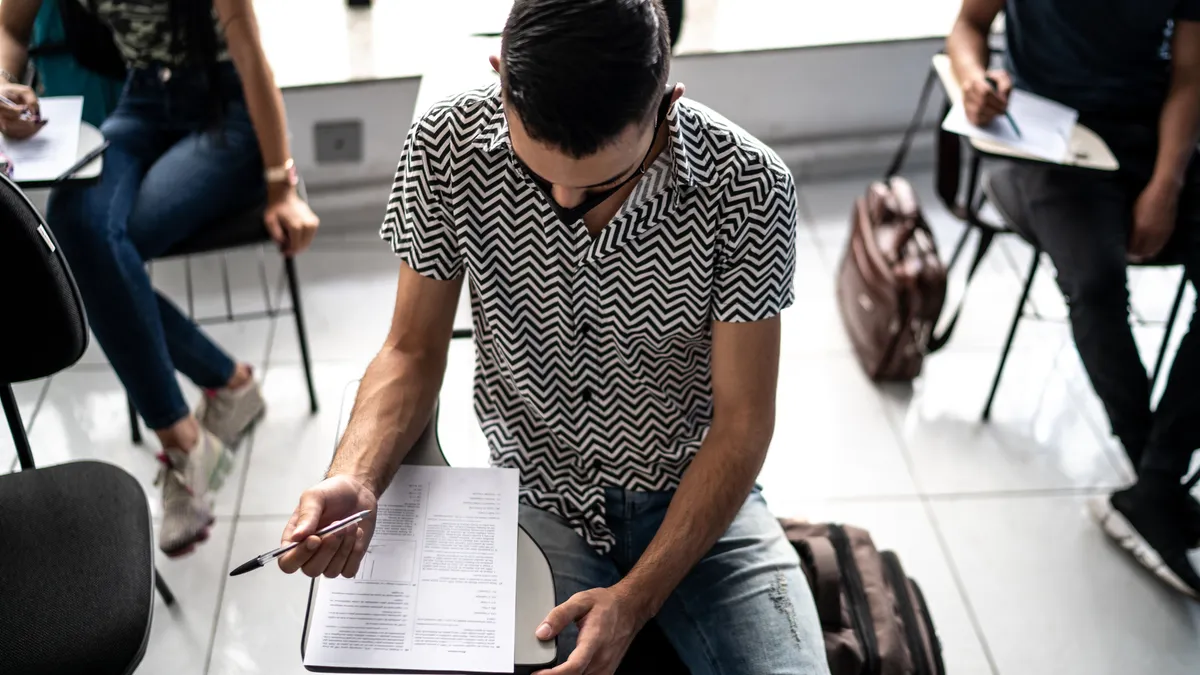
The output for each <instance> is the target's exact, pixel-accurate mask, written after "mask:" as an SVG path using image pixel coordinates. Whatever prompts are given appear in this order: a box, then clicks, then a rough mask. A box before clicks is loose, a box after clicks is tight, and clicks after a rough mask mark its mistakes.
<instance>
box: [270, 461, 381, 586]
mask: <svg viewBox="0 0 1200 675" xmlns="http://www.w3.org/2000/svg"><path fill="white" fill-rule="evenodd" d="M376 506H377V504H376V500H375V493H373V492H371V490H370V489H369V488H367V487H366V486H365V485H364V484H363V483H362V482H361V481H358V480H356V479H354V478H351V477H349V476H330V477H329V478H326V479H325V480H323V481H321V482H320V483H317V484H316V485H314V486H312V487H310V488H309V489H307V490H305V491H304V494H302V495H300V504H299V505H298V506H297V507H296V510H295V511H294V512H293V513H292V519H291V520H290V521H288V524H287V527H285V528H284V529H283V539H282V540H281V542H280V543H281V544H282V545H286V544H290V543H292V542H295V541H303V543H302V544H300V545H299V546H297V547H296V548H294V549H292V550H291V551H288V552H287V553H285V554H284V555H282V556H280V558H279V569H281V570H283V571H284V572H287V573H288V574H291V573H293V572H295V571H297V570H303V571H304V573H305V574H306V575H308V576H310V577H316V576H319V575H322V574H323V575H325V576H326V577H329V578H330V579H332V578H334V577H336V576H338V575H339V574H340V575H342V576H345V577H353V576H354V575H355V574H357V573H358V565H359V563H361V562H362V559H363V554H364V553H365V552H366V550H367V545H368V544H370V543H371V535H372V534H374V532H375V517H376V511H375V509H376ZM359 511H370V512H371V515H369V516H367V517H366V519H364V520H363V521H362V522H361V523H359V524H358V527H351V528H346V529H344V530H342V531H340V532H336V533H334V534H330V535H326V536H325V537H324V538H320V537H316V536H314V535H313V533H314V532H316V531H317V530H319V529H321V528H322V527H325V526H326V525H328V524H330V523H332V522H334V521H335V520H341V519H342V518H346V517H347V516H351V515H354V514H355V513H358V512H359Z"/></svg>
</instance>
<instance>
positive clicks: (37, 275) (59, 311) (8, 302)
mask: <svg viewBox="0 0 1200 675" xmlns="http://www.w3.org/2000/svg"><path fill="white" fill-rule="evenodd" d="M87 341H88V331H87V320H86V318H85V315H84V311H83V301H82V300H81V299H80V297H79V288H78V287H76V285H75V279H74V278H73V277H72V276H71V270H70V269H69V268H68V267H67V262H66V260H65V259H64V258H63V255H62V250H61V249H60V248H59V246H58V242H57V241H56V240H55V239H54V234H53V233H52V232H51V231H50V228H49V227H48V226H47V225H46V221H45V220H43V219H42V216H41V214H39V213H38V212H37V209H35V208H34V207H33V204H31V203H30V202H29V199H28V198H27V197H26V196H25V193H23V192H21V189H20V188H18V187H17V186H16V185H15V184H14V183H13V182H12V181H11V180H9V179H8V177H6V176H3V175H0V384H7V383H12V382H23V381H25V380H33V379H37V378H39V377H48V376H50V375H53V374H54V373H57V372H58V371H60V370H62V369H64V368H66V367H67V366H70V365H71V364H73V363H75V362H76V361H78V360H79V358H80V357H81V356H83V352H84V350H86V349H87Z"/></svg>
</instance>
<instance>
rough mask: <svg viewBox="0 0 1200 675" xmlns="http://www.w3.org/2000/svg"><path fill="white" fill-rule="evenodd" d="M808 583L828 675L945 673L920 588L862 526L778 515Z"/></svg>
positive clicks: (926, 674)
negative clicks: (819, 618)
mask: <svg viewBox="0 0 1200 675" xmlns="http://www.w3.org/2000/svg"><path fill="white" fill-rule="evenodd" d="M780 522H781V523H782V525H783V529H784V532H786V533H787V537H788V540H789V541H791V542H792V545H793V546H795V548H796V552H797V553H799V554H800V562H801V564H802V565H803V567H804V572H805V574H806V575H807V576H808V583H809V585H810V586H812V591H813V597H814V599H815V600H816V603H817V613H818V614H819V615H820V617H821V630H822V632H823V633H824V635H825V654H826V656H827V657H828V659H829V670H830V672H831V674H832V675H945V672H946V668H945V666H944V665H943V663H942V646H941V643H940V642H939V641H938V637H937V632H936V631H935V630H934V628H933V620H932V619H931V618H930V617H929V608H928V606H926V604H925V597H924V596H923V595H922V594H921V588H920V587H919V586H917V583H916V582H915V581H913V580H912V579H909V578H908V577H907V576H906V575H905V573H904V568H903V567H901V565H900V559H899V558H898V557H897V556H896V554H895V553H893V552H891V551H883V552H882V553H881V552H880V551H879V550H878V549H876V548H875V544H873V543H872V542H871V535H870V534H868V533H867V531H866V530H863V529H860V528H857V527H850V526H846V525H837V524H826V523H809V522H805V521H798V520H782V521H780Z"/></svg>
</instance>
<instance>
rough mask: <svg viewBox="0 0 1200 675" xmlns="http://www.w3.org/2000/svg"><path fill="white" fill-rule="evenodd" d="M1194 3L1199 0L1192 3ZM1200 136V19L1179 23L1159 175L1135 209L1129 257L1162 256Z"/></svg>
mask: <svg viewBox="0 0 1200 675" xmlns="http://www.w3.org/2000/svg"><path fill="white" fill-rule="evenodd" d="M1193 4H1195V3H1193ZM1198 137H1200V21H1180V20H1176V22H1175V36H1174V38H1173V39H1172V40H1171V88H1170V90H1169V91H1168V92H1167V99H1166V101H1165V102H1164V104H1163V109H1162V114H1161V115H1160V116H1159V121H1158V155H1157V158H1156V159H1155V162H1154V174H1153V176H1152V177H1151V178H1150V182H1149V183H1148V184H1147V185H1146V188H1145V189H1144V190H1142V194H1141V195H1140V196H1139V197H1138V200H1137V202H1136V204H1135V205H1134V210H1133V232H1132V234H1131V236H1130V239H1129V257H1130V258H1131V259H1132V260H1134V261H1135V262H1141V261H1145V260H1149V259H1151V258H1153V257H1154V256H1156V255H1158V253H1159V252H1161V251H1162V248H1163V246H1165V245H1166V243H1167V240H1169V239H1170V238H1171V233H1172V232H1173V231H1174V230H1175V217H1176V210H1177V208H1178V205H1179V193H1180V191H1181V190H1182V189H1183V182H1184V177H1185V175H1186V173H1187V168H1188V162H1189V161H1190V160H1191V158H1192V156H1193V155H1195V153H1196V141H1197V138H1198Z"/></svg>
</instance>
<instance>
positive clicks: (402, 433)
mask: <svg viewBox="0 0 1200 675" xmlns="http://www.w3.org/2000/svg"><path fill="white" fill-rule="evenodd" d="M437 114H444V115H449V114H454V110H452V109H449V108H445V109H439V110H438V111H437V112H431V113H429V114H428V115H427V116H426V117H425V118H422V119H420V120H417V122H416V123H415V124H413V125H412V127H411V128H410V129H409V131H408V137H407V139H406V140H405V141H404V150H403V153H402V155H403V156H402V158H401V160H400V165H399V167H398V168H397V169H396V181H395V183H394V184H393V186H392V193H391V196H390V197H389V198H388V207H387V215H386V217H385V218H384V221H383V227H382V228H381V234H382V235H383V236H384V238H386V239H387V240H388V241H390V242H391V244H392V249H393V250H394V251H395V253H396V254H397V255H398V256H400V259H401V260H402V264H401V266H400V278H399V280H398V281H397V283H396V307H395V310H394V311H393V313H392V327H391V329H390V330H389V331H388V336H387V339H386V341H385V342H384V345H383V349H381V350H379V354H377V355H376V356H375V359H374V360H373V361H371V365H370V366H368V367H367V372H366V374H365V375H364V376H363V379H362V383H361V384H360V385H359V388H358V397H357V399H356V400H355V402H354V412H353V413H352V414H351V416H350V423H349V425H348V426H347V427H346V433H345V435H344V436H343V437H342V441H341V443H340V444H339V446H338V449H337V452H336V453H335V454H334V458H333V462H332V464H330V466H329V472H328V473H327V476H328V478H327V479H326V480H325V481H324V482H323V483H319V484H317V485H316V486H315V487H313V488H310V489H309V490H308V491H306V492H305V493H304V494H303V495H301V497H300V505H299V506H297V507H296V511H295V513H293V514H292V519H291V521H290V522H289V523H288V524H287V527H286V528H285V529H284V531H283V542H284V543H289V542H292V541H299V540H301V539H304V538H305V537H307V538H308V541H307V542H306V544H305V546H301V547H297V548H296V549H295V550H293V551H291V552H290V553H288V554H287V555H285V556H283V557H281V558H280V559H279V567H280V568H281V569H283V571H285V572H288V573H291V572H295V571H296V570H298V569H303V570H304V573H305V574H307V575H308V576H312V577H315V576H317V575H319V574H324V575H325V576H328V577H335V576H337V575H338V574H343V575H345V576H347V577H352V576H354V574H355V573H356V572H357V571H358V565H359V563H361V562H362V556H363V552H364V551H365V550H366V547H367V544H368V543H369V542H370V539H371V534H372V532H373V531H374V528H375V519H374V518H368V519H366V520H364V521H363V522H362V524H361V525H359V527H358V528H356V529H355V530H349V531H345V530H344V531H343V532H345V533H346V534H344V535H341V536H338V535H331V536H329V537H327V539H328V541H326V542H325V543H322V542H321V540H320V539H318V538H317V537H313V536H309V535H311V534H312V533H313V532H315V531H316V530H318V529H320V528H321V527H324V526H325V525H328V524H329V523H331V522H333V521H335V520H338V519H340V518H345V517H346V516H349V515H351V514H354V513H357V512H359V511H363V510H367V509H370V510H371V511H374V510H375V504H376V499H378V497H379V496H380V495H382V494H383V493H384V491H385V490H387V486H388V483H389V482H391V480H392V476H393V475H395V473H396V469H397V468H398V467H399V466H400V462H401V461H403V460H404V456H405V455H407V454H408V451H409V450H410V449H412V446H413V443H415V442H416V440H417V439H418V438H419V437H420V435H421V432H422V431H423V430H424V429H425V425H426V424H427V423H428V422H429V419H430V416H431V414H432V412H433V407H434V403H435V401H437V397H438V392H439V391H440V390H441V385H442V376H443V375H444V373H445V370H446V352H447V350H448V349H449V346H450V335H451V333H452V332H453V330H454V311H455V309H456V308H457V307H458V294H459V291H460V290H461V289H462V278H463V268H464V264H463V259H462V253H461V250H460V248H459V246H458V231H457V229H456V227H455V223H454V217H453V215H452V214H451V213H450V212H448V210H447V209H446V208H444V207H443V204H442V200H441V198H440V192H439V189H438V185H439V183H438V181H437V180H436V179H435V178H434V177H433V176H430V175H429V174H428V172H427V170H428V169H429V166H430V162H429V159H428V157H427V154H426V147H427V143H430V142H436V141H435V139H433V138H432V137H431V134H430V133H429V130H430V129H432V128H436V127H438V126H439V125H438V124H437V123H436V122H435V123H429V119H428V118H429V116H431V115H437ZM360 532H361V534H359V533H360Z"/></svg>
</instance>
